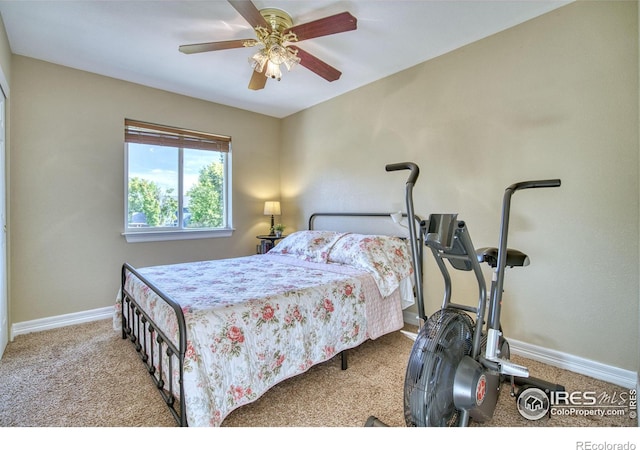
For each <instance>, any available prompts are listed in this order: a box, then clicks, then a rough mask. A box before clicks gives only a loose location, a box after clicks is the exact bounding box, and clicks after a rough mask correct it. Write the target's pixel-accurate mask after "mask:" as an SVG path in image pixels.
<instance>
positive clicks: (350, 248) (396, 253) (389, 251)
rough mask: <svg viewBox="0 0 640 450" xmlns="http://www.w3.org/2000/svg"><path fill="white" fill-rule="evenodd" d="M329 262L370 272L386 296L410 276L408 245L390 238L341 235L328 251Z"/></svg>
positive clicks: (352, 234) (397, 239) (411, 267)
mask: <svg viewBox="0 0 640 450" xmlns="http://www.w3.org/2000/svg"><path fill="white" fill-rule="evenodd" d="M328 262H330V263H331V262H333V263H339V264H346V265H349V266H352V267H355V268H358V269H361V270H364V271H366V272H369V273H371V275H372V276H373V278H374V279H375V281H376V284H377V285H378V289H379V290H380V294H382V295H383V296H385V297H386V296H388V295H390V294H391V293H392V292H393V291H394V290H396V289H397V288H398V286H399V285H400V281H401V280H403V279H404V278H406V277H408V276H410V275H411V274H413V265H412V263H411V251H410V249H409V246H408V244H407V243H406V242H405V241H404V240H402V239H400V238H397V237H392V236H382V235H365V234H355V233H349V234H344V235H342V236H340V237H339V239H338V241H337V242H336V243H335V244H334V245H333V247H332V248H331V251H330V253H329V257H328Z"/></svg>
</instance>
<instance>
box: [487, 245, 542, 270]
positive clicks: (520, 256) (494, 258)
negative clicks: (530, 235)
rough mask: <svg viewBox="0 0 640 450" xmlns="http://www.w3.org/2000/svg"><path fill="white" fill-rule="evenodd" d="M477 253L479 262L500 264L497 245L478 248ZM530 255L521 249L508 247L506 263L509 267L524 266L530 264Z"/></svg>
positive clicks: (494, 265) (491, 264)
mask: <svg viewBox="0 0 640 450" xmlns="http://www.w3.org/2000/svg"><path fill="white" fill-rule="evenodd" d="M476 255H477V256H478V262H480V263H483V262H486V263H487V264H489V266H491V267H496V266H497V265H498V249H497V248H496V247H483V248H479V249H476ZM529 262H530V261H529V257H528V256H527V255H525V254H524V253H522V252H521V251H520V250H515V249H512V248H508V249H507V261H506V263H505V265H506V266H508V267H522V266H528V265H529Z"/></svg>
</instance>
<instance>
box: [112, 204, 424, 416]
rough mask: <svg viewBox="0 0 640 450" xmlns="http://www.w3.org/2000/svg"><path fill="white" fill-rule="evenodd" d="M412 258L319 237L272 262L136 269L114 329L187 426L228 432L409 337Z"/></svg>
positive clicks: (125, 271) (361, 239)
mask: <svg viewBox="0 0 640 450" xmlns="http://www.w3.org/2000/svg"><path fill="white" fill-rule="evenodd" d="M373 215H377V216H380V215H381V214H375V213H374V214H373ZM312 217H313V216H312ZM387 217H388V216H387ZM311 223H312V222H311V219H310V228H311ZM409 247H410V246H409V245H408V243H407V241H406V239H401V238H398V237H394V236H388V235H374V234H359V233H353V232H337V231H322V230H313V229H310V230H306V231H299V232H295V233H292V234H291V235H289V236H287V237H285V238H284V239H283V240H281V241H280V242H279V243H278V244H277V245H276V246H275V247H274V248H273V249H271V250H270V251H269V252H268V253H266V254H262V255H251V256H245V257H237V258H230V259H222V260H211V261H197V262H192V263H184V264H172V265H165V266H154V267H146V268H134V267H132V266H131V265H130V264H127V263H125V264H123V266H122V279H121V289H120V292H119V295H118V300H117V303H116V308H115V314H114V327H115V328H116V329H118V330H121V331H122V337H123V339H124V338H127V339H130V340H131V341H132V343H133V344H134V346H135V349H136V350H137V352H138V353H139V355H140V357H141V359H142V361H143V362H144V363H145V366H146V368H147V370H148V372H149V374H150V375H151V376H152V377H153V380H154V381H155V384H156V386H157V387H158V390H159V391H160V394H161V395H162V397H163V398H164V400H165V403H166V404H167V406H168V407H169V410H170V411H171V413H172V414H173V416H174V418H175V419H176V421H177V423H178V424H179V425H180V426H220V425H221V424H222V422H223V421H224V419H225V417H226V416H227V415H228V414H230V413H231V412H232V411H233V410H235V409H236V408H238V407H240V406H242V405H245V404H248V403H251V402H253V401H255V400H257V399H258V398H259V397H260V396H261V395H262V394H264V393H265V392H266V391H267V390H269V389H270V388H271V387H272V386H274V385H276V384H277V383H279V382H281V381H283V380H285V379H287V378H290V377H293V376H295V375H299V374H301V373H304V372H305V371H307V370H308V369H309V368H310V367H312V366H313V365H316V364H319V363H322V362H324V361H327V360H329V359H331V358H333V357H335V356H336V355H338V354H342V355H343V369H345V368H346V359H345V358H346V357H345V354H344V351H346V350H348V349H350V348H353V347H356V346H358V345H360V344H361V343H363V342H364V341H366V340H368V339H376V338H378V337H380V336H382V335H384V334H387V333H390V332H393V331H396V330H399V329H401V328H402V327H403V325H404V323H403V314H402V309H403V308H406V307H407V306H408V305H410V304H412V303H413V289H412V286H413V283H414V280H415V274H414V271H413V264H412V262H411V261H412V259H411V250H410V248H409Z"/></svg>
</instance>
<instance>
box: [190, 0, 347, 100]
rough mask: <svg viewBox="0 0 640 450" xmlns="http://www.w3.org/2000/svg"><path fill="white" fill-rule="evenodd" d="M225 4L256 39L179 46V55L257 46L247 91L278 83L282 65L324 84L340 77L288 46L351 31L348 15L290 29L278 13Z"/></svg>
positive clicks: (243, 3) (243, 1)
mask: <svg viewBox="0 0 640 450" xmlns="http://www.w3.org/2000/svg"><path fill="white" fill-rule="evenodd" d="M228 1H229V3H230V4H231V6H233V7H234V8H235V9H236V11H238V12H239V13H240V15H241V16H242V17H244V18H245V20H246V21H247V22H249V24H250V25H251V26H252V27H253V28H254V30H255V32H256V38H255V39H235V40H231V41H218V42H206V43H202V44H188V45H181V46H180V47H179V50H180V51H181V52H182V53H186V54H192V53H202V52H211V51H216V50H227V49H232V48H242V47H254V46H260V50H258V51H257V52H256V53H255V54H254V55H253V56H252V57H251V58H250V59H249V62H250V63H251V66H252V68H253V74H252V76H251V80H250V81H249V89H253V90H259V89H263V88H264V87H265V84H266V83H267V78H272V79H275V80H280V78H281V77H282V72H281V71H280V66H281V65H282V64H284V65H285V67H286V68H287V69H288V70H289V69H291V68H292V67H293V66H294V65H296V64H300V65H301V66H303V67H306V68H307V69H309V70H311V71H312V72H314V73H315V74H317V75H319V76H321V77H322V78H324V79H325V80H327V81H335V80H337V79H338V78H340V75H342V73H341V72H340V71H339V70H337V69H336V68H334V67H332V66H330V65H329V64H327V63H325V62H324V61H321V60H320V59H318V58H316V57H315V56H313V55H311V54H309V53H308V52H306V51H304V50H303V49H301V48H300V47H298V46H296V45H293V44H292V43H293V42H300V41H303V40H306V39H313V38H317V37H320V36H327V35H330V34H336V33H342V32H345V31H351V30H355V29H356V28H357V20H356V18H355V17H353V16H352V15H351V14H350V13H348V12H343V13H339V14H335V15H332V16H328V17H324V18H322V19H318V20H314V21H312V22H307V23H304V24H300V25H295V26H294V25H293V20H292V19H291V16H290V15H289V14H287V13H286V12H285V11H282V10H280V9H276V8H265V9H261V10H259V9H258V8H257V7H256V6H255V5H254V4H253V2H251V1H247V0H228Z"/></svg>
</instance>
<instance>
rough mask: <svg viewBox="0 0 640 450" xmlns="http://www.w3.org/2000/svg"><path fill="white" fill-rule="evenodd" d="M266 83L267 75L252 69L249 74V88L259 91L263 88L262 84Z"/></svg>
mask: <svg viewBox="0 0 640 450" xmlns="http://www.w3.org/2000/svg"><path fill="white" fill-rule="evenodd" d="M266 84H267V77H265V76H264V74H263V73H262V72H256V71H255V70H254V71H253V74H252V75H251V80H249V89H251V90H254V91H259V90H260V89H264V86H265V85H266Z"/></svg>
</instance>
